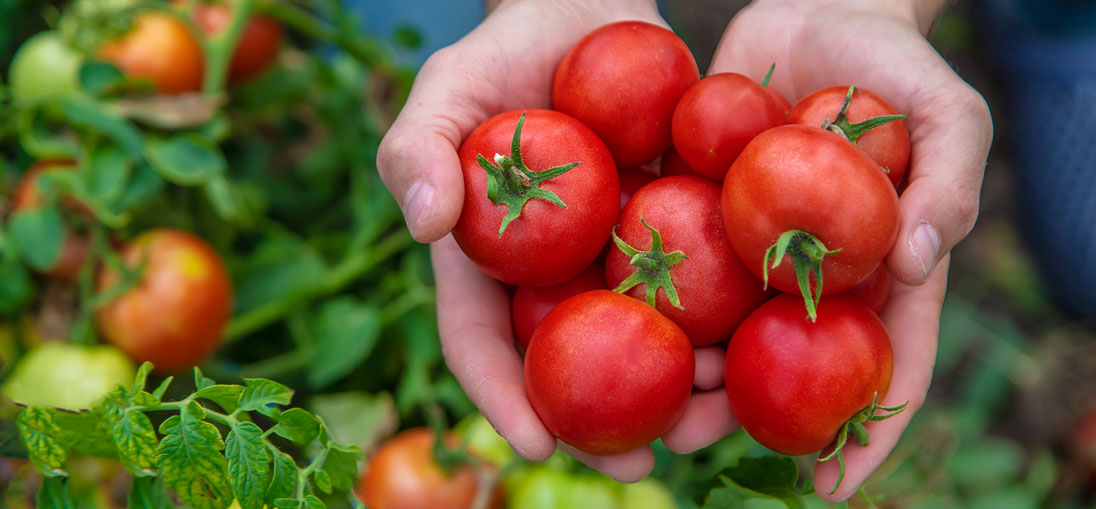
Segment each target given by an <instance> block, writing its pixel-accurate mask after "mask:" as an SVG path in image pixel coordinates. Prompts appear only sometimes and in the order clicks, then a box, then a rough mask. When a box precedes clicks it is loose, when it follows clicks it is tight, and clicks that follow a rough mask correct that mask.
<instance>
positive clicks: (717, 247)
mask: <svg viewBox="0 0 1096 509" xmlns="http://www.w3.org/2000/svg"><path fill="white" fill-rule="evenodd" d="M720 196H721V192H720V186H719V184H716V183H715V182H712V181H710V180H705V179H702V178H699V177H664V178H661V179H658V180H657V181H655V182H654V183H652V184H649V185H647V186H646V187H644V188H643V189H641V190H640V191H639V192H638V193H636V195H635V197H633V198H632V201H631V202H629V204H628V206H626V207H624V211H623V212H621V214H620V226H619V227H618V228H617V230H616V233H617V236H619V237H620V238H621V240H623V241H624V242H626V243H627V244H628V245H630V246H632V247H634V248H636V249H638V250H640V251H647V250H649V249H650V248H651V233H650V231H649V230H647V228H645V227H644V226H643V225H642V224H641V223H640V218H641V217H642V218H643V219H644V220H645V221H646V222H647V224H648V225H650V226H651V227H653V228H655V229H656V230H658V231H659V233H660V234H661V236H662V244H663V250H664V251H665V252H667V253H669V252H673V251H677V250H681V251H683V252H684V253H685V256H687V257H688V259H686V260H684V261H681V262H680V263H678V264H676V265H674V266H673V267H671V268H670V278H671V279H672V281H673V284H674V287H675V288H676V289H677V292H678V296H679V298H680V300H681V306H682V307H684V309H678V308H676V307H674V306H673V305H672V304H671V303H670V300H669V298H667V296H666V292H665V290H664V289H659V291H658V293H657V295H656V300H655V304H656V308H657V309H658V311H659V312H661V313H662V314H663V315H665V316H666V318H669V319H670V320H673V322H674V323H676V324H677V325H678V326H679V327H681V329H682V330H683V331H684V332H685V334H686V335H687V336H688V337H689V340H690V341H691V342H692V344H693V346H706V345H712V344H715V343H719V342H721V341H724V340H726V339H728V338H730V337H731V334H732V333H734V329H735V327H737V326H738V324H739V323H741V322H742V320H743V319H745V318H746V316H747V315H749V314H750V313H751V312H752V311H753V310H754V309H757V307H758V306H759V305H761V303H762V302H763V301H764V300H765V298H766V297H767V296H768V292H767V291H765V289H764V285H763V284H762V282H761V280H760V279H758V278H757V277H755V276H754V275H753V273H752V272H750V270H749V269H747V268H746V266H745V265H744V264H743V263H742V260H741V259H739V257H738V255H737V254H735V252H734V249H733V248H732V247H731V242H730V240H729V239H728V238H727V232H726V230H725V229H724V227H723V219H722V217H721V215H720V211H719V207H720ZM635 270H636V267H635V266H633V265H632V264H631V258H630V257H629V256H627V255H626V254H624V252H623V251H621V250H620V249H617V248H616V246H615V245H614V246H613V249H612V250H611V251H610V253H609V257H608V259H607V260H606V263H605V277H606V283H608V285H609V287H610V288H613V287H616V286H617V285H619V284H620V283H621V282H622V281H624V280H625V279H626V278H627V277H628V276H629V275H631V274H632V273H633V272H634V271H635ZM626 294H627V295H629V296H631V297H634V298H636V299H639V300H640V301H643V300H644V298H645V295H646V285H645V284H640V285H638V286H635V287H633V288H632V289H630V290H628V291H627V292H626Z"/></svg>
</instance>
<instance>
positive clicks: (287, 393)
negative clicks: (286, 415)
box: [240, 378, 293, 412]
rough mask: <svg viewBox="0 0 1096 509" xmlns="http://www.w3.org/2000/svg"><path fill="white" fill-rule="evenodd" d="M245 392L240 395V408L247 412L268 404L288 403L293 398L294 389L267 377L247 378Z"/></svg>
mask: <svg viewBox="0 0 1096 509" xmlns="http://www.w3.org/2000/svg"><path fill="white" fill-rule="evenodd" d="M244 383H245V384H247V387H246V388H244V392H243V394H241V395H240V409H241V410H243V411H245V412H251V411H254V410H259V409H260V408H262V407H265V406H267V405H283V406H284V405H288V404H289V402H290V400H291V399H292V398H293V390H292V389H290V388H289V387H286V386H284V385H282V384H280V383H278V382H275V381H272V380H267V379H265V378H245V379H244Z"/></svg>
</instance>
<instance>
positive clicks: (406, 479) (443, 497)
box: [355, 428, 478, 509]
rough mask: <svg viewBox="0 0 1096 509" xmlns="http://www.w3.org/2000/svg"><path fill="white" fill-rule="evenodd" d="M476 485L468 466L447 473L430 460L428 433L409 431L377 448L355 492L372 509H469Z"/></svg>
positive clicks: (425, 430) (430, 435)
mask: <svg viewBox="0 0 1096 509" xmlns="http://www.w3.org/2000/svg"><path fill="white" fill-rule="evenodd" d="M447 438H452V437H447ZM447 441H448V440H447ZM477 486H478V481H477V480H476V473H475V471H474V470H473V469H472V467H470V466H468V465H461V466H459V467H457V468H456V469H454V470H453V471H452V472H449V473H446V472H445V471H444V470H442V469H441V467H440V466H439V465H438V464H437V462H436V461H435V460H434V432H433V431H432V430H430V429H428V428H412V429H409V430H406V431H402V432H400V433H399V434H398V435H396V436H395V437H393V438H392V439H391V440H389V441H387V442H385V443H384V444H382V445H381V447H380V448H379V449H377V452H376V453H374V454H373V457H372V458H370V460H369V465H368V466H366V468H365V471H364V472H363V473H362V476H361V479H360V480H359V481H358V486H357V489H356V490H355V493H356V494H357V495H358V498H359V499H361V500H362V501H363V502H365V505H366V506H368V507H370V508H373V509H422V508H427V507H429V508H436V509H469V508H471V507H472V503H473V502H474V501H475V498H476V488H477Z"/></svg>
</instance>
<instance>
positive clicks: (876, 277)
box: [849, 263, 893, 314]
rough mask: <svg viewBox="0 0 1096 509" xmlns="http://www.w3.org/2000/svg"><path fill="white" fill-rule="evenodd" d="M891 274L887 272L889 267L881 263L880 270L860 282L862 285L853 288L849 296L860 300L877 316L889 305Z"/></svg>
mask: <svg viewBox="0 0 1096 509" xmlns="http://www.w3.org/2000/svg"><path fill="white" fill-rule="evenodd" d="M891 279H893V278H892V277H891V273H890V271H889V270H887V266H886V265H884V264H882V263H880V264H879V268H877V269H875V272H872V273H871V275H869V276H868V277H867V278H866V279H864V280H863V281H861V282H860V284H858V285H856V286H854V287H852V289H851V290H849V294H851V295H852V296H854V297H856V298H857V299H860V302H863V303H864V304H865V305H867V306H868V307H869V308H871V310H872V311H875V312H876V314H878V313H882V312H883V307H884V306H886V305H887V298H889V297H890V288H891Z"/></svg>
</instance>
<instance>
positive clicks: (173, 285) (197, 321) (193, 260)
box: [96, 228, 232, 372]
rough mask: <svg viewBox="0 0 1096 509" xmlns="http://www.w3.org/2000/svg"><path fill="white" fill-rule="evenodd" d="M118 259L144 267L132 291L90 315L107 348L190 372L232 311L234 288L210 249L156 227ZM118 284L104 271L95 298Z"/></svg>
mask: <svg viewBox="0 0 1096 509" xmlns="http://www.w3.org/2000/svg"><path fill="white" fill-rule="evenodd" d="M121 256H122V259H123V260H124V261H125V262H126V264H127V265H128V266H129V267H132V268H134V269H137V268H138V267H141V266H142V264H143V271H142V275H141V280H140V282H138V283H137V285H135V286H134V287H132V288H130V289H129V290H128V291H127V292H126V293H124V294H122V296H120V297H118V298H117V299H115V300H113V301H111V302H110V303H108V304H107V305H105V306H103V307H101V308H99V310H98V311H96V319H97V321H98V324H99V329H100V330H101V331H102V332H103V336H104V337H105V338H106V339H107V341H109V342H110V343H112V344H114V346H117V347H118V348H120V349H122V351H124V352H126V353H127V354H129V356H130V357H133V358H134V359H136V360H137V361H150V362H152V363H153V364H155V365H156V369H157V370H158V371H161V372H177V371H181V370H183V369H186V368H189V367H191V366H194V365H195V364H197V363H198V362H200V361H202V360H204V359H205V358H206V357H208V356H209V355H210V354H211V353H212V352H213V351H214V350H216V349H217V346H218V345H220V343H221V330H222V329H223V328H224V325H225V322H227V321H228V318H229V316H230V315H231V312H232V283H231V281H230V280H229V275H228V271H227V270H226V269H225V266H224V264H223V263H222V262H221V258H220V256H218V255H217V253H216V252H215V251H214V250H213V248H212V247H210V246H209V244H206V242H205V241H204V240H202V239H201V238H199V237H197V236H195V235H193V234H190V233H187V232H183V231H179V230H172V229H168V228H160V229H156V230H150V231H147V232H145V233H143V234H141V235H140V236H138V237H137V238H135V239H133V241H131V242H130V243H129V244H128V245H126V246H125V248H124V249H123V250H122V253H121ZM119 279H120V278H119V275H118V273H116V272H114V271H113V270H110V269H104V270H103V271H102V272H100V274H99V291H106V290H108V289H110V288H112V287H113V286H114V285H115V284H117V283H118V282H119Z"/></svg>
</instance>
